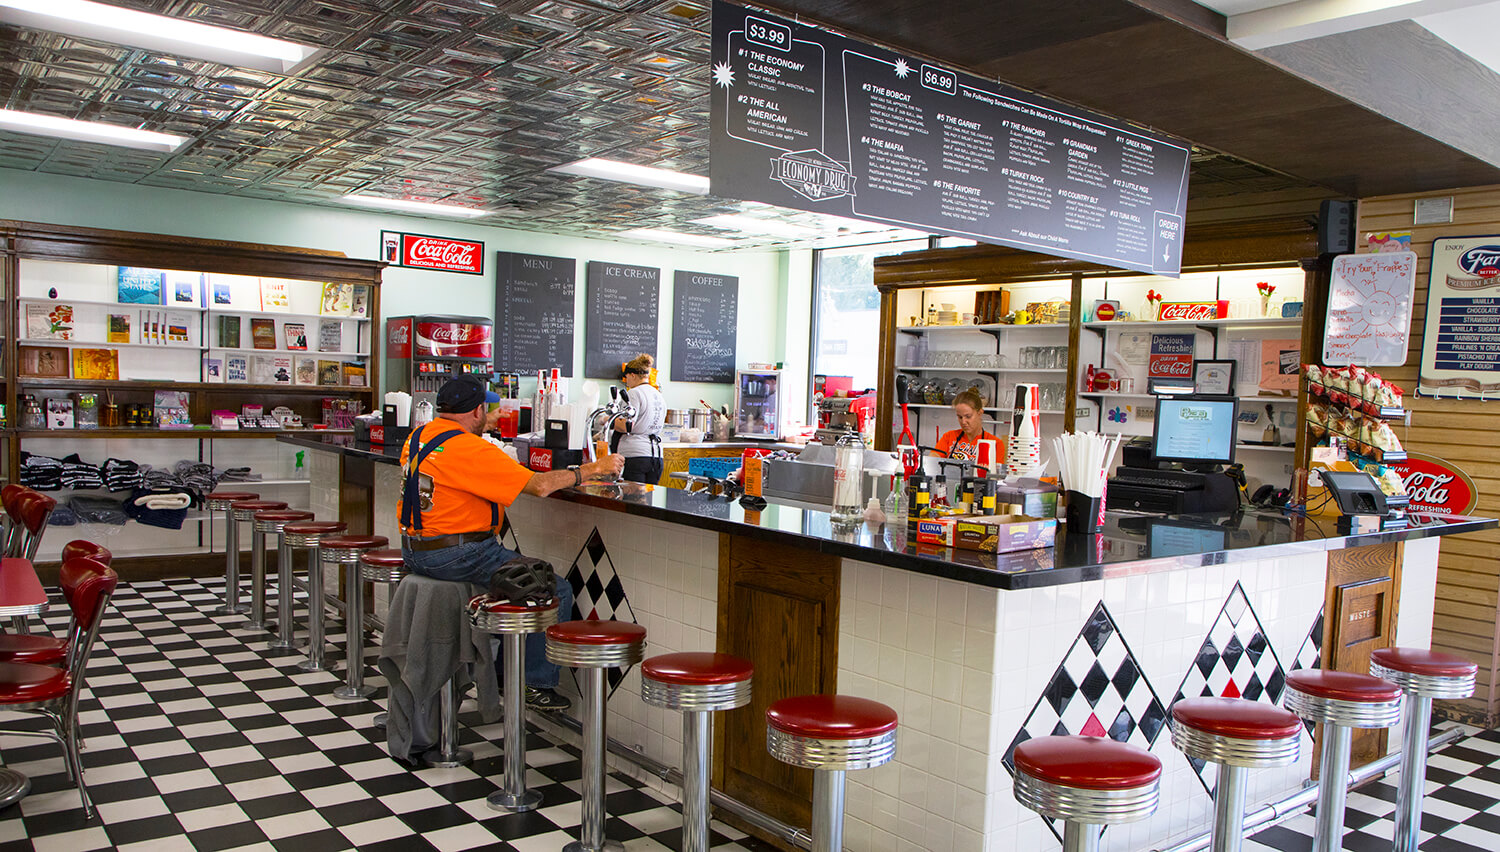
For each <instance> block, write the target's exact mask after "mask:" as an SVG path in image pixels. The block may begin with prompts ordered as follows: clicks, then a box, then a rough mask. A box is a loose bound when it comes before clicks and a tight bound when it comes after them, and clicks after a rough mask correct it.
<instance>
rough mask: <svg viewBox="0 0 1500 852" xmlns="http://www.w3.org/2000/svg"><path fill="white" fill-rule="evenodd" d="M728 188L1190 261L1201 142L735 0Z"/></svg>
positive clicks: (994, 236) (798, 205)
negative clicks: (1188, 236) (1186, 249)
mask: <svg viewBox="0 0 1500 852" xmlns="http://www.w3.org/2000/svg"><path fill="white" fill-rule="evenodd" d="M712 62H713V71H712V98H711V124H712V136H711V138H710V147H709V150H710V154H711V157H710V175H709V177H710V184H711V188H712V191H713V193H714V194H715V195H720V196H724V197H728V198H742V199H749V200H753V201H761V202H765V203H768V204H775V205H778V206H781V207H791V208H795V209H799V210H810V211H813V212H815V213H828V214H833V215H839V216H849V217H854V218H858V219H863V220H869V221H875V222H881V223H884V224H887V225H891V226H896V227H905V228H912V229H917V230H922V231H927V232H930V233H935V234H949V235H952V236H959V237H969V238H973V239H979V240H984V241H986V242H991V243H1000V244H1004V245H1010V246H1015V247H1017V248H1022V249H1027V250H1031V251H1038V252H1044V253H1046V254H1052V255H1057V256H1061V257H1073V258H1079V259H1082V260H1088V261H1093V262H1096V263H1101V264H1105V265H1109V266H1117V267H1122V268H1125V269H1135V270H1139V271H1142V272H1148V273H1155V274H1158V275H1168V276H1176V275H1177V274H1178V271H1179V269H1180V268H1181V263H1182V224H1183V213H1184V210H1185V207H1186V204H1187V180H1188V146H1187V144H1186V143H1184V142H1182V141H1180V140H1177V139H1173V138H1171V137H1168V136H1164V135H1162V134H1159V133H1153V132H1150V131H1146V130H1144V129H1141V128H1138V127H1134V126H1132V125H1128V124H1126V123H1124V122H1121V121H1117V120H1114V119H1111V118H1107V117H1105V116H1102V115H1098V114H1096V113H1092V112H1089V111H1087V110H1083V109H1079V108H1076V107H1071V106H1067V105H1065V104H1062V103H1060V102H1057V101H1052V100H1050V99H1048V98H1044V97H1041V96H1040V95H1036V94H1033V93H1030V92H1023V91H1021V90H1019V89H1015V88H1012V87H1010V86H1006V85H1004V84H1001V83H997V82H995V81H993V80H985V79H981V78H978V77H972V76H970V75H967V74H962V73H959V72H957V71H954V70H951V69H948V68H942V67H939V66H936V65H932V64H929V63H927V62H924V61H922V60H920V59H915V58H911V57H906V56H902V55H900V54H897V53H894V52H892V51H888V50H884V49H882V48H878V47H875V46H873V45H867V44H863V43H861V42H858V41H854V40H853V39H849V38H844V37H843V36H838V35H834V34H833V33H830V32H827V31H826V30H821V29H817V28H815V27H811V26H806V25H803V24H798V23H793V22H792V21H788V20H784V19H781V18H777V17H775V16H772V15H767V14H764V13H761V12H759V11H754V10H750V9H745V8H742V7H739V6H734V5H731V4H729V3H725V2H715V3H714V7H713V43H712Z"/></svg>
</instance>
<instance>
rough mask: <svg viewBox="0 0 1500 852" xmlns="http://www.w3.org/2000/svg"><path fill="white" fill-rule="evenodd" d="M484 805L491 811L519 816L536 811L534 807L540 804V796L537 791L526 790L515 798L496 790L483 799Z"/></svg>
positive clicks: (539, 792)
mask: <svg viewBox="0 0 1500 852" xmlns="http://www.w3.org/2000/svg"><path fill="white" fill-rule="evenodd" d="M484 803H485V804H486V805H489V808H490V810H492V811H505V812H507V813H513V814H519V813H525V812H526V811H534V810H536V806H537V805H540V804H541V803H542V794H541V791H539V790H527V791H525V792H524V793H522V794H521V795H519V796H516V795H512V794H510V793H507V792H505V791H504V790H496V791H495V792H493V793H491V794H489V795H488V796H486V797H485V800H484Z"/></svg>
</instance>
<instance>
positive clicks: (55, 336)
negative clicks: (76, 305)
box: [26, 302, 73, 340]
mask: <svg viewBox="0 0 1500 852" xmlns="http://www.w3.org/2000/svg"><path fill="white" fill-rule="evenodd" d="M26 336H27V337H28V338H30V339H32V340H72V339H73V306H72V305H65V304H62V303H60V302H48V303H46V304H41V305H27V306H26Z"/></svg>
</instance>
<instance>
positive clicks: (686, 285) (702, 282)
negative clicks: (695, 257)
mask: <svg viewBox="0 0 1500 852" xmlns="http://www.w3.org/2000/svg"><path fill="white" fill-rule="evenodd" d="M739 302H740V279H739V278H737V277H736V276H733V275H712V274H709V273H707V272H685V271H682V270H678V271H677V273H676V274H675V275H674V276H673V280H672V379H673V381H678V382H733V381H734V362H735V343H736V331H737V329H738V327H739Z"/></svg>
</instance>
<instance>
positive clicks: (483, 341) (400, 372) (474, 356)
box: [385, 315, 495, 397]
mask: <svg viewBox="0 0 1500 852" xmlns="http://www.w3.org/2000/svg"><path fill="white" fill-rule="evenodd" d="M494 346H495V325H494V322H493V321H492V320H490V319H489V318H488V317H457V316H439V315H427V316H410V317H391V318H390V319H389V320H387V321H386V324H385V365H386V366H385V369H386V372H385V375H386V381H387V382H388V383H389V386H388V389H389V390H403V391H406V392H407V393H409V394H411V395H412V396H414V397H415V396H417V395H418V394H422V393H428V394H436V393H437V389H438V388H440V387H442V385H443V382H446V381H447V380H449V379H451V378H453V377H454V376H462V375H467V374H475V375H480V376H484V377H485V378H486V379H488V378H489V376H490V374H491V373H493V372H494V366H493V363H494Z"/></svg>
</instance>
